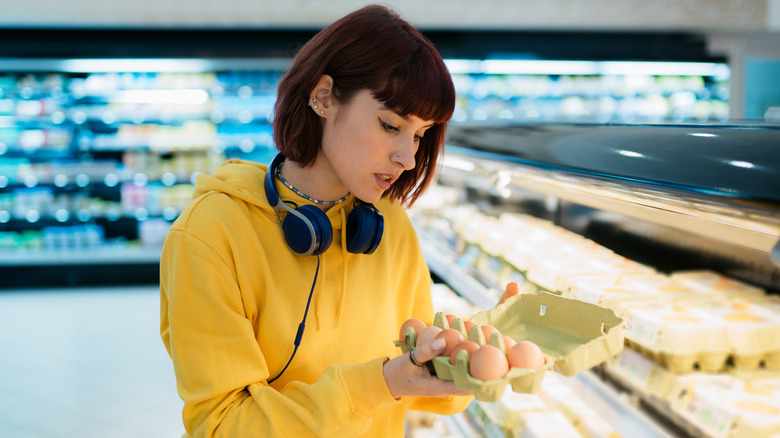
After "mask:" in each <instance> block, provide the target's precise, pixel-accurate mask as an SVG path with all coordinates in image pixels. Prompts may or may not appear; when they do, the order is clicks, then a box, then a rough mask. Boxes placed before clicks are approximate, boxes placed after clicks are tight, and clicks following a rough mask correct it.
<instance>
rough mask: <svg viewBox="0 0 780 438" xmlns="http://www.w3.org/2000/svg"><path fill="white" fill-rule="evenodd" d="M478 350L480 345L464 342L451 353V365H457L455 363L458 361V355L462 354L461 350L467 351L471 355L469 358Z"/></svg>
mask: <svg viewBox="0 0 780 438" xmlns="http://www.w3.org/2000/svg"><path fill="white" fill-rule="evenodd" d="M478 349H479V344H477V343H476V342H474V341H463V342H461V343H459V344H458V345H456V346H455V348H453V349H452V352H450V364H452V365H455V362H457V361H458V353H460V350H466V351H467V352H468V353H469V357H471V355H472V354H473V353H474V352H475V351H477V350H478Z"/></svg>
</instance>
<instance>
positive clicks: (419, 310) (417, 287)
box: [393, 210, 474, 415]
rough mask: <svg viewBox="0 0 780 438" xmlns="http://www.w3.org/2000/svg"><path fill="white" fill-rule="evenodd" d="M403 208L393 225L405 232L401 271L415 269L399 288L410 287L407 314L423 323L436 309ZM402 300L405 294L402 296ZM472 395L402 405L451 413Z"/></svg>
mask: <svg viewBox="0 0 780 438" xmlns="http://www.w3.org/2000/svg"><path fill="white" fill-rule="evenodd" d="M402 212H403V220H402V221H399V222H398V223H394V224H393V225H394V227H395V228H396V229H399V230H403V233H404V234H405V237H404V239H402V240H403V241H405V243H404V245H405V248H406V249H405V250H404V251H403V254H404V256H403V257H401V259H402V260H404V261H405V262H406V263H408V266H406V267H405V268H404V272H407V273H409V272H416V273H417V274H416V275H415V276H413V277H414V278H410V279H409V281H410V283H409V284H408V285H405V286H408V287H402V288H400V290H408V291H414V292H413V294H414V295H413V296H411V297H409V298H408V300H409V301H410V302H412V303H413V304H412V308H411V316H412V317H414V318H418V319H420V320H422V321H424V322H425V323H426V324H428V325H431V324H433V318H434V314H435V312H436V309H435V308H434V306H433V299H432V296H431V283H432V280H431V273H430V270H429V269H428V264H427V263H426V261H425V258H424V256H423V253H422V250H421V249H420V242H419V238H418V237H417V232H416V231H415V229H414V227H413V226H412V223H411V221H410V220H409V219H408V216H407V213H406V211H405V210H402ZM402 299H403V300H406V299H407V298H402ZM473 399H474V397H470V396H457V397H443V398H437V397H407V400H406V402H407V405H406V408H407V409H409V410H416V411H425V412H431V413H435V414H439V415H452V414H456V413H459V412H461V411H463V410H464V409H466V407H467V406H468V404H469V403H470V402H471V401H472V400H473Z"/></svg>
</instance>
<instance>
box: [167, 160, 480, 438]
mask: <svg viewBox="0 0 780 438" xmlns="http://www.w3.org/2000/svg"><path fill="white" fill-rule="evenodd" d="M265 173H266V166H265V165H262V164H257V163H253V162H248V161H241V160H231V161H228V162H226V163H225V164H223V165H222V166H221V167H220V168H219V169H218V170H217V171H216V172H214V174H213V175H200V176H199V177H198V180H197V183H196V185H195V194H194V199H193V201H192V202H191V203H190V205H189V206H188V207H187V208H186V209H185V210H184V211H183V212H182V214H181V215H180V216H179V218H178V219H177V220H176V222H175V223H174V224H173V226H172V228H171V230H170V233H169V234H168V237H167V239H166V241H165V245H164V247H163V253H162V259H161V266H160V288H161V294H160V298H161V322H160V332H161V336H162V340H163V342H164V344H165V348H166V349H167V350H168V353H169V354H170V356H171V359H172V360H173V366H174V371H175V373H176V381H177V387H178V391H179V395H180V396H181V398H182V399H183V400H184V410H183V414H182V415H183V420H184V426H185V429H186V432H187V435H185V436H193V437H194V436H226V437H251V436H257V437H270V436H279V437H304V436H335V437H352V436H370V437H384V436H387V437H402V436H403V435H404V418H405V411H406V410H408V409H414V410H425V411H430V412H437V413H440V414H452V413H456V412H459V411H461V410H462V409H464V408H465V407H466V405H467V404H468V403H469V401H470V400H471V398H470V397H448V398H422V397H407V398H403V399H400V400H397V399H394V398H393V397H392V395H391V394H390V391H389V390H388V388H387V384H386V382H385V380H384V377H383V374H382V366H383V364H384V362H385V361H386V360H387V359H388V358H390V357H394V356H396V355H398V354H400V353H401V352H400V350H399V349H398V348H397V347H395V346H394V345H393V340H394V339H397V337H398V330H399V328H400V326H401V324H402V323H403V322H404V321H405V320H406V319H408V318H411V317H416V318H419V319H422V320H423V321H425V322H426V323H428V324H430V323H432V320H433V306H432V303H431V295H430V287H431V279H430V274H429V271H428V269H427V266H426V264H425V261H424V260H423V257H422V254H421V251H420V248H419V245H418V241H417V236H416V234H415V231H414V229H413V228H412V225H411V223H410V221H409V219H408V217H407V215H406V212H405V210H404V209H403V208H402V206H400V205H399V204H397V203H391V202H389V201H386V200H381V201H379V202H378V203H376V204H375V205H376V206H377V208H378V209H379V210H380V211H381V212H382V214H383V216H384V220H385V228H384V234H383V237H382V241H381V243H380V244H379V247H378V248H377V250H376V252H374V253H373V254H370V255H365V254H351V253H348V252H347V251H346V237H345V235H346V233H345V230H344V229H345V226H344V225H345V223H346V217H347V215H348V213H349V211H350V210H351V208H352V205H353V202H352V201H353V200H354V198H353V197H350V199H348V200H347V201H346V202H343V203H341V204H339V205H337V206H334V207H332V208H330V209H329V210H328V211H327V216H328V217H329V219H330V221H331V223H332V225H333V243H332V244H331V247H330V249H328V250H327V251H326V252H325V253H324V254H322V255H321V256H320V271H319V275H318V277H317V282H316V287H315V289H314V294H313V296H312V303H311V308H310V310H309V315H308V318H307V320H306V329H305V332H304V335H303V338H302V342H301V345H300V348H299V349H298V352H297V353H296V355H295V358H294V359H293V361H292V363H291V364H290V366H289V368H288V369H287V370H286V371H285V372H284V374H283V375H282V376H281V377H280V378H279V379H278V380H275V381H274V382H273V383H272V384H271V385H270V386H269V384H268V383H267V380H268V379H269V378H271V377H272V376H275V375H277V374H278V373H279V372H280V371H281V369H282V368H283V367H284V365H285V364H286V363H287V360H288V359H289V357H290V354H291V353H292V350H293V340H294V338H295V334H296V331H297V328H298V324H299V323H300V322H301V319H302V318H303V313H304V310H305V307H306V300H307V298H308V295H309V291H310V289H311V286H312V281H313V279H314V274H315V269H316V266H317V257H316V256H309V257H299V256H296V255H295V254H293V253H292V251H290V250H289V249H288V247H287V246H286V244H285V242H284V239H283V236H282V233H281V228H280V226H279V224H278V221H277V218H276V215H275V213H274V211H273V209H272V208H271V207H270V206H269V204H268V201H267V199H266V196H265V192H264V189H263V178H264V177H265ZM277 187H278V190H279V194H280V196H281V197H282V199H284V200H287V201H292V202H295V203H297V204H298V205H303V204H307V203H309V204H311V202H310V201H307V200H305V199H303V198H301V197H299V196H297V195H296V194H295V193H293V192H292V191H290V190H288V189H287V188H286V187H284V186H283V185H281V184H277Z"/></svg>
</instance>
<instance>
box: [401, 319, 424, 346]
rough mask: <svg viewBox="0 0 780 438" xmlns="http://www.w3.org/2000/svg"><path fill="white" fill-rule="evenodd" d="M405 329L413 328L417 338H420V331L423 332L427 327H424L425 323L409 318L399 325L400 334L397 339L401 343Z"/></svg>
mask: <svg viewBox="0 0 780 438" xmlns="http://www.w3.org/2000/svg"><path fill="white" fill-rule="evenodd" d="M407 327H412V328H414V332H415V333H417V336H420V333H422V331H423V330H425V327H427V325H425V323H424V322H422V320H419V319H417V318H410V319H407V320H406V321H404V323H403V324H401V332H400V334H399V335H398V339H400V340H401V341H402V342H403V340H404V335H405V334H406V328H407Z"/></svg>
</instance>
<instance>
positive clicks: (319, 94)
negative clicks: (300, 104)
mask: <svg viewBox="0 0 780 438" xmlns="http://www.w3.org/2000/svg"><path fill="white" fill-rule="evenodd" d="M334 104H335V100H334V99H333V78H332V77H330V76H329V75H322V76H320V80H319V81H317V85H316V86H314V89H313V90H312V91H311V93H309V107H310V108H311V109H312V110H313V111H314V112H315V113H316V114H317V115H318V116H320V117H323V118H325V117H327V116H328V112H329V111H330V110H331V109H332V108H333V106H334Z"/></svg>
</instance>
